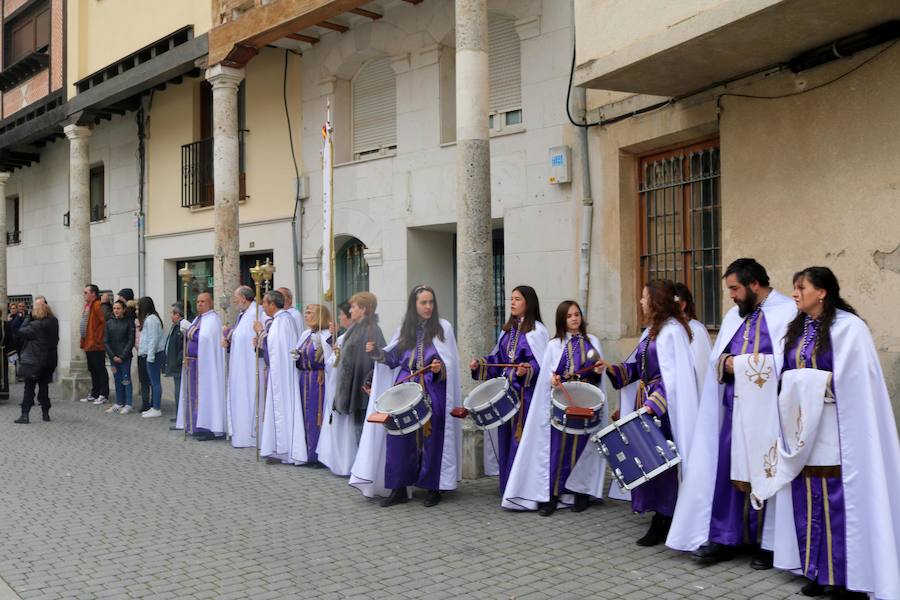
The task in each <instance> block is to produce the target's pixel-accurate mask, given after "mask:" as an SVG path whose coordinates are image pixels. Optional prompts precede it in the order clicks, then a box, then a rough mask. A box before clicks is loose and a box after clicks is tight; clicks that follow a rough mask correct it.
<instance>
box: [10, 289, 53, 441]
mask: <svg viewBox="0 0 900 600" xmlns="http://www.w3.org/2000/svg"><path fill="white" fill-rule="evenodd" d="M16 335H17V336H18V340H19V343H20V348H21V349H20V350H19V373H20V374H21V375H22V377H23V378H24V379H25V392H24V394H23V396H22V414H21V416H20V417H19V418H18V419H16V420H15V422H16V423H28V422H29V413H30V412H31V407H32V406H34V388H35V386H37V388H38V394H37V397H38V402H39V403H40V405H41V412H42V414H43V419H44V421H49V420H50V396H49V394H48V386H49V385H50V382H51V381H52V380H53V371H55V370H56V362H57V353H56V346H57V345H58V344H59V322H58V321H57V320H56V317H55V316H54V315H53V311H52V310H50V307H49V306H48V305H47V303H46V302H39V303H35V305H34V308H32V310H31V316H27V317H25V318H24V320H23V321H22V326H21V327H20V328H19V331H18V332H17V333H16Z"/></svg>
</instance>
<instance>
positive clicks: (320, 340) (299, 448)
mask: <svg viewBox="0 0 900 600" xmlns="http://www.w3.org/2000/svg"><path fill="white" fill-rule="evenodd" d="M329 335H330V334H329V332H328V330H325V331H324V332H322V331H313V330H312V329H306V330H304V331H303V333H301V334H300V338H299V340H298V342H297V345H296V346H294V348H299V347H300V346H301V345H302V344H303V343H304V342H305V341H306V340H307V339H308V338H309V337H310V336H313V337H314V338H315V339H313V344H315V346H316V348H319V347H321V348H322V353H323V361H322V362H324V363H325V395H326V397H327V396H328V375H329V373H330V372H331V367H330V366H329V365H330V364H333V360H332V354H333V351H332V349H331V345H330V344H329V343H328V341H327V340H328V336H329ZM292 363H293V359H292ZM293 364H294V370H295V371H296V372H297V386H298V387H297V412H296V417H295V418H296V424H297V426H296V427H294V442H293V449H292V450H291V456H294V457H299V456H302V457H303V460H302V461H301V462H306V461H307V460H309V452H307V449H306V429H307V428H306V427H305V426H304V425H305V422H306V415H305V414H303V396H302V394H301V393H300V391H299V389H300V388H299V386H300V371H299V370H298V369H297V368H296V363H293ZM325 404H326V403H325V401H324V400H323V404H322V426H323V427H324V426H325V421H326V420H327V415H328V413H327V412H325V409H326V408H327V407H326V406H325ZM321 437H322V435H321V433H320V434H319V439H320V440H321ZM316 447H317V448H318V444H317V445H316ZM295 462H296V461H295Z"/></svg>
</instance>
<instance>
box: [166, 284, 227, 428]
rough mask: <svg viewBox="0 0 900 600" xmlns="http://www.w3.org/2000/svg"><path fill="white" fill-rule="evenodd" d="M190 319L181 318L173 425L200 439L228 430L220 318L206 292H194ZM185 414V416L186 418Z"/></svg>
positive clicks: (210, 296)
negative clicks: (181, 357)
mask: <svg viewBox="0 0 900 600" xmlns="http://www.w3.org/2000/svg"><path fill="white" fill-rule="evenodd" d="M197 312H198V313H199V314H198V315H197V317H196V318H194V320H193V322H191V321H188V320H187V319H182V320H181V324H180V325H181V331H182V332H184V338H185V340H186V342H187V352H186V353H185V355H184V366H183V367H182V377H181V393H180V397H181V398H182V399H183V400H182V403H181V404H182V406H181V410H179V411H178V417H177V420H176V422H175V428H176V429H184V428H185V427H187V432H188V433H190V434H192V435H195V436H196V438H197V439H198V440H200V441H207V440H212V439H215V438H217V437H222V436H224V435H225V432H226V431H227V430H228V423H227V421H228V417H227V408H226V404H225V350H224V349H223V348H222V345H221V344H220V340H221V337H220V336H221V331H222V321H221V320H220V319H219V315H218V314H217V313H216V311H214V310H213V299H212V295H211V294H210V293H209V292H201V293H200V294H198V295H197ZM186 417H187V418H186Z"/></svg>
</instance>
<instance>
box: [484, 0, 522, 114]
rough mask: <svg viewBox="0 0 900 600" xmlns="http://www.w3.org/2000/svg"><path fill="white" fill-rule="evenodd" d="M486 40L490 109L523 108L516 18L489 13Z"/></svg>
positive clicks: (491, 110) (503, 110)
mask: <svg viewBox="0 0 900 600" xmlns="http://www.w3.org/2000/svg"><path fill="white" fill-rule="evenodd" d="M488 43H489V50H488V52H489V56H488V69H489V70H490V82H491V84H490V85H491V98H490V107H489V110H490V112H492V113H496V112H506V111H508V110H517V109H520V108H522V60H521V55H520V51H519V34H518V33H516V24H515V21H513V20H512V19H508V18H505V17H498V16H494V15H491V16H490V18H489V20H488Z"/></svg>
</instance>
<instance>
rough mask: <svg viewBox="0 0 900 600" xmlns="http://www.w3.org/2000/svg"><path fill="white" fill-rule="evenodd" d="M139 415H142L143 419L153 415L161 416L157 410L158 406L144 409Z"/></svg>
mask: <svg viewBox="0 0 900 600" xmlns="http://www.w3.org/2000/svg"><path fill="white" fill-rule="evenodd" d="M141 416H142V417H144V418H145V419H152V418H154V417H161V416H162V411H161V410H159V409H158V408H151V409H150V410H145V411H144V412H142V413H141Z"/></svg>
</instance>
